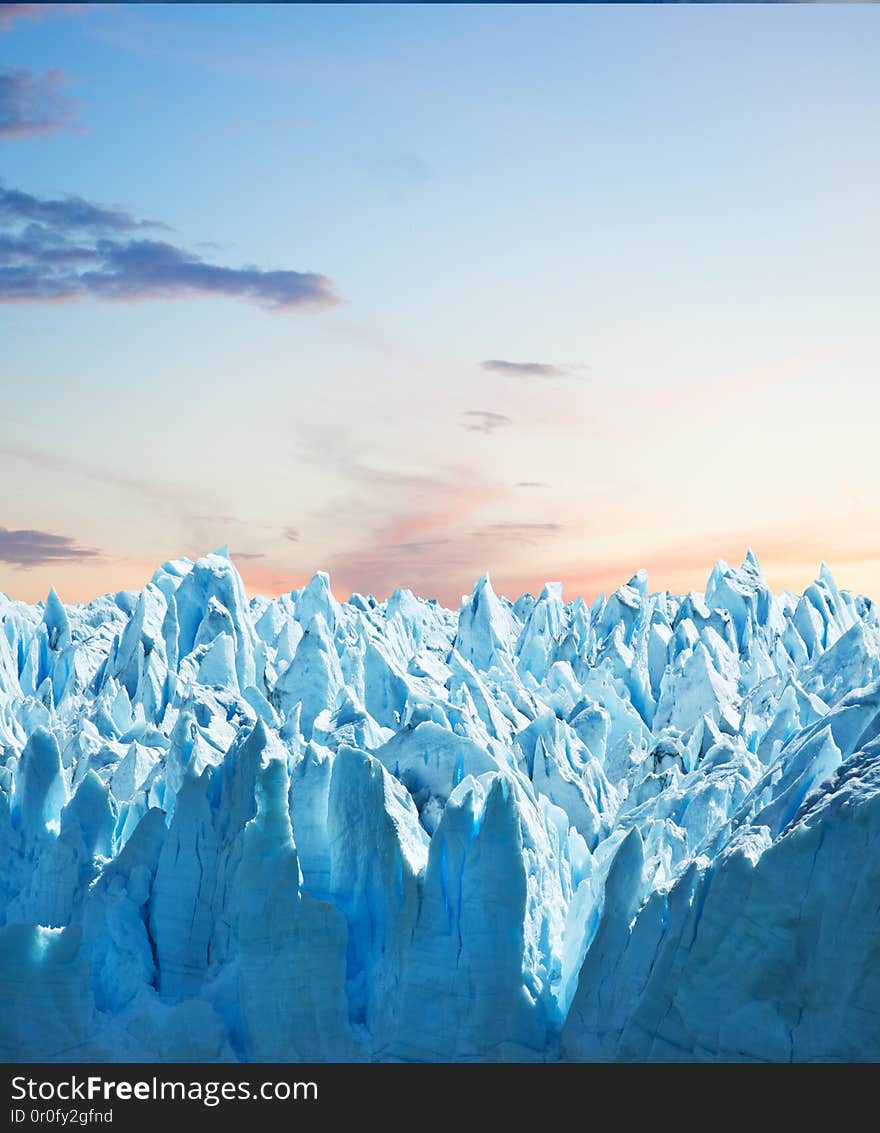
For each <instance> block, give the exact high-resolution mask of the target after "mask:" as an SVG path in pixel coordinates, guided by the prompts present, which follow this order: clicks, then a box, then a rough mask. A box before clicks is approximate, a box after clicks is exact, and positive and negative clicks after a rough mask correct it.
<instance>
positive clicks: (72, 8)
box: [0, 4, 111, 32]
mask: <svg viewBox="0 0 880 1133" xmlns="http://www.w3.org/2000/svg"><path fill="white" fill-rule="evenodd" d="M110 6H111V5H106V4H101V5H98V4H0V32H4V31H10V30H11V29H12V28H13V27H14V26H15V24H16V23H17V22H18V21H22V22H24V21H26V20H27V21H30V22H32V23H38V22H39V21H41V20H42V19H43V17H44V16H55V15H65V16H70V15H73V14H75V13H77V12H85V11H88V9H90V8H97V7H110Z"/></svg>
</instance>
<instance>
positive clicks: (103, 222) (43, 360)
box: [0, 4, 880, 605]
mask: <svg viewBox="0 0 880 1133" xmlns="http://www.w3.org/2000/svg"><path fill="white" fill-rule="evenodd" d="M878 43H880V7H878V6H877V5H871V4H868V5H854V6H846V5H844V6H825V5H809V6H796V7H795V6H792V7H790V6H783V5H770V6H751V5H748V6H741V7H728V6H723V7H715V6H694V7H690V6H687V5H672V6H643V5H633V6H629V7H617V6H611V7H598V6H597V7H576V6H562V7H553V6H536V7H526V6H511V7H507V6H499V5H492V6H485V7H482V6H466V7H465V6H462V7H455V6H446V5H437V6H413V7H407V6H391V7H383V6H375V7H373V6H369V7H352V6H340V7H333V6H311V7H310V6H302V7H300V6H275V7H252V6H247V7H245V6H241V7H239V6H231V5H229V6H227V5H218V6H215V7H214V6H199V5H186V6H181V7H173V6H150V5H138V6H128V7H127V6H125V5H121V6H108V7H101V6H92V5H79V6H74V7H71V8H69V9H67V10H62V9H60V8H52V7H51V6H49V5H31V6H26V5H16V4H12V5H10V4H0V476H2V484H3V490H2V495H0V505H2V506H0V590H3V591H4V592H6V593H7V594H9V595H10V596H12V597H15V598H21V599H27V600H31V601H33V600H36V599H39V598H43V597H44V596H45V594H46V592H47V590H48V588H49V585H50V584H53V583H54V585H55V586H56V588H57V590H58V591H59V593H60V595H61V597H62V598H63V599H64V600H66V601H81V600H86V599H88V598H90V597H93V596H95V595H97V594H99V593H102V592H105V591H109V590H117V589H120V588H127V587H135V586H141V585H143V583H144V582H145V581H146V580H147V579H148V578H149V576H150V574H151V573H152V571H153V570H154V568H155V567H156V566H157V565H158V564H159V563H160V562H162V561H164V560H166V559H168V558H172V557H177V556H179V555H188V556H190V557H196V556H198V555H200V554H203V553H205V552H206V551H209V550H212V549H213V548H215V547H217V546H218V545H221V544H228V545H229V547H230V548H231V552H232V554H233V557H234V559H235V560H236V562H237V565H238V567H239V569H240V570H241V572H242V575H243V577H244V579H245V581H246V583H247V585H248V587H249V589H250V590H251V591H252V592H260V593H266V594H277V593H280V592H282V591H284V590H289V589H290V588H291V587H293V586H300V585H302V584H303V582H304V581H306V580H307V579H308V578H309V577H310V576H311V575H312V574H313V573H314V571H315V570H317V569H325V570H328V571H329V572H330V574H331V578H332V581H333V588H334V590H335V592H336V593H337V595H338V596H339V597H342V598H344V597H347V596H348V594H349V593H350V592H351V591H352V590H358V591H363V592H367V591H372V592H373V593H375V594H377V595H378V596H380V597H383V596H385V595H387V594H388V593H389V592H390V591H391V590H393V589H394V588H395V587H397V586H409V587H410V588H412V589H414V590H415V591H416V592H418V593H421V594H423V595H425V596H426V597H434V596H437V597H439V598H441V599H442V600H443V601H445V602H446V603H450V604H455V605H457V603H458V601H459V599H460V596H461V594H462V593H463V592H465V591H469V590H470V589H471V587H472V585H473V582H474V580H475V578H476V577H477V576H478V575H479V574H480V573H482V572H483V571H484V570H487V569H488V570H489V571H490V573H491V575H492V579H493V583H494V585H495V588H496V590H498V591H499V592H502V593H506V594H508V595H509V596H511V597H516V595H517V594H519V593H520V592H522V591H523V590H527V589H531V590H534V589H535V588H539V587H540V585H541V584H542V582H543V581H544V580H546V579H554V580H561V581H562V582H563V583H564V586H565V594H566V597H568V598H573V597H574V596H575V595H577V594H578V593H582V594H583V595H584V596H585V597H587V598H588V599H589V598H592V597H594V596H595V595H596V594H597V593H598V592H599V591H602V590H604V591H606V592H607V591H608V590H609V589H613V588H614V587H616V586H617V585H619V584H620V583H621V582H624V581H626V580H627V579H628V578H629V577H630V576H631V575H632V574H633V573H634V571H636V570H637V569H638V568H639V567H646V568H647V570H648V574H649V583H650V585H651V586H652V588H672V589H676V590H682V589H688V588H690V587H697V588H702V586H703V585H704V583H705V580H706V578H707V575H708V573H709V570H710V569H711V566H712V563H713V561H714V560H715V559H716V558H718V557H723V558H725V559H728V560H730V561H737V562H739V561H741V560H742V558H743V556H744V554H745V551H746V549H747V547H748V546H752V547H753V548H754V550H755V552H756V553H757V555H758V557H759V559H760V560H761V562H762V564H763V566H764V569H765V573H766V574H767V577H768V578H769V580H770V581H771V583H772V584H773V585H774V586H777V587H781V586H789V587H793V588H801V587H802V586H803V585H804V584H805V583H807V582H808V581H809V580H810V579H811V578H813V577H815V574H816V572H817V569H818V565H819V562H820V561H821V560H822V559H825V560H827V561H828V563H829V565H830V566H831V569H832V570H833V571H834V573H835V576H836V577H837V578H838V581H839V582H840V583H841V584H842V585H845V586H848V587H850V588H852V589H857V590H861V591H862V592H864V593H867V594H868V595H870V596H872V597H874V598H878V599H880V385H878V378H880V374H878V357H880V209H878V201H880V147H878V144H877V124H878V121H880V67H878V65H877V58H878Z"/></svg>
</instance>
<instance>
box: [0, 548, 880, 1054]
mask: <svg viewBox="0 0 880 1133" xmlns="http://www.w3.org/2000/svg"><path fill="white" fill-rule="evenodd" d="M0 848H2V855H0V1002H2V1004H3V1010H2V1012H0V1058H3V1059H4V1060H7V1061H11V1060H19V1059H31V1060H51V1059H64V1060H76V1059H96V1060H141V1059H150V1060H163V1059H164V1060H171V1059H174V1060H233V1059H239V1060H307V1061H322V1060H428V1061H434V1060H492V1061H497V1060H558V1059H569V1060H605V1059H633V1060H646V1059H663V1060H692V1059H706V1060H712V1059H725V1060H730V1059H746V1060H771V1061H776V1060H785V1061H787V1060H809V1059H878V1058H880V619H878V615H877V611H876V609H875V607H874V606H873V605H872V604H871V602H870V601H868V600H867V599H864V598H859V597H853V596H852V595H850V594H849V593H848V592H845V591H843V592H842V591H839V590H838V588H837V586H836V585H835V583H834V581H833V579H832V578H831V576H830V574H829V573H828V571H827V570H826V569H825V568H824V567H823V568H822V570H821V572H820V575H819V578H818V579H817V580H816V582H815V583H814V584H813V585H812V586H810V587H808V588H807V590H806V591H805V592H804V594H803V595H801V596H796V595H792V594H790V593H787V592H783V593H782V594H781V595H775V594H773V593H772V592H771V591H770V589H769V587H768V586H767V583H766V582H765V580H764V578H763V576H762V574H761V571H760V567H759V565H758V563H757V561H756V560H755V558H754V557H753V556H752V555H751V553H750V554H749V556H748V557H747V559H746V561H745V562H744V563H743V565H742V566H741V567H738V568H730V567H728V566H726V565H725V564H723V563H719V564H717V565H716V567H715V569H714V570H713V571H712V574H711V576H710V578H709V581H708V585H707V588H706V591H705V593H703V594H699V593H695V592H692V593H690V594H688V595H686V596H684V597H676V596H673V595H671V594H668V593H657V594H651V593H649V592H648V588H647V584H646V578H645V576H644V574H643V573H642V572H640V573H639V574H638V575H636V576H635V577H634V578H633V579H632V580H631V581H630V582H629V583H628V584H627V585H625V586H622V587H621V588H620V589H619V590H617V591H616V592H615V593H614V594H612V595H611V596H610V598H608V599H607V600H606V599H604V598H600V599H598V600H597V601H596V602H594V603H593V604H592V605H591V606H587V605H586V604H585V603H584V602H583V601H582V600H580V599H578V600H577V601H575V602H573V603H569V604H564V603H563V601H562V597H561V589H560V587H559V586H557V585H554V584H548V585H547V586H546V587H545V588H544V590H543V592H542V593H541V595H540V596H539V597H538V598H535V597H533V596H529V595H526V596H523V597H521V598H519V599H518V600H517V601H516V602H515V603H510V602H509V601H507V600H506V599H503V598H500V597H498V596H497V595H496V594H495V593H494V592H493V590H492V587H491V584H490V582H489V580H488V578H487V577H485V576H484V577H483V578H482V579H481V580H480V581H479V582H478V584H477V586H476V588H475V589H474V591H473V594H472V595H470V596H468V597H466V598H465V599H464V600H463V603H462V606H461V609H460V610H459V611H458V612H457V613H456V612H452V611H449V610H446V609H443V608H442V607H440V606H439V605H438V604H437V603H435V602H431V601H424V600H421V599H418V598H416V597H414V596H413V595H412V594H411V593H410V592H409V591H405V590H402V591H398V592H396V593H395V594H394V595H393V596H392V597H391V598H390V599H389V600H388V601H386V602H381V603H380V602H376V601H375V600H374V599H373V598H371V597H363V596H360V595H354V596H352V598H351V599H350V600H349V601H348V602H346V603H340V602H338V601H337V600H336V599H335V598H334V596H333V594H332V592H331V590H330V585H329V580H328V578H327V576H326V575H324V574H318V575H316V576H315V577H314V578H313V579H312V581H311V582H310V583H309V585H308V586H306V587H305V588H304V589H303V590H301V591H294V592H292V593H291V594H289V595H284V596H283V597H281V598H279V599H277V600H273V601H269V600H267V599H263V598H253V599H251V600H248V598H247V596H246V594H245V591H244V587H243V585H242V582H241V579H240V578H239V576H238V574H237V573H236V571H235V568H234V567H233V565H232V563H231V562H230V561H229V559H228V557H226V556H225V555H224V554H223V553H217V554H214V555H209V556H207V557H205V558H203V559H200V560H199V561H198V562H196V563H191V562H189V561H188V560H185V559H184V560H178V561H175V562H171V563H166V564H165V565H164V566H163V567H161V568H160V569H159V570H158V571H157V572H156V574H155V575H154V576H153V579H152V580H151V582H150V583H149V584H148V585H147V586H146V587H145V588H144V590H143V591H141V592H121V593H119V594H116V595H109V596H106V597H103V598H100V599H98V600H96V601H93V602H91V603H89V604H88V605H86V606H75V607H65V606H63V605H62V604H61V602H60V601H59V600H58V598H57V596H56V595H55V593H54V592H52V593H51V594H50V595H49V598H48V600H47V601H46V603H45V604H44V605H39V606H35V607H32V606H27V605H24V604H22V603H18V602H14V601H11V600H9V599H8V598H6V597H5V596H0Z"/></svg>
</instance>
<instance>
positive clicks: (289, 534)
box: [284, 527, 299, 543]
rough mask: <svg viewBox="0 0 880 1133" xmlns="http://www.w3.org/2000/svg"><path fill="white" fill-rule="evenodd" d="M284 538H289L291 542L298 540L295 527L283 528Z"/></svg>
mask: <svg viewBox="0 0 880 1133" xmlns="http://www.w3.org/2000/svg"><path fill="white" fill-rule="evenodd" d="M284 538H285V539H289V540H290V542H291V543H298V542H299V532H298V531H297V529H296V528H295V527H285V528H284Z"/></svg>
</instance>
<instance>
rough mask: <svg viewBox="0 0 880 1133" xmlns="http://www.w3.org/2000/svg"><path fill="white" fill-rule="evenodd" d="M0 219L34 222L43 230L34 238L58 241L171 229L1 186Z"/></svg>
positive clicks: (78, 202)
mask: <svg viewBox="0 0 880 1133" xmlns="http://www.w3.org/2000/svg"><path fill="white" fill-rule="evenodd" d="M0 219H2V220H5V221H6V222H7V223H13V224H14V223H17V222H21V223H26V222H28V221H33V222H35V223H37V224H40V225H45V226H46V227H45V228H43V229H40V230H39V232H37V233H36V234H35V235H40V234H41V233H43V234H45V235H46V237H47V238H48V236H49V235H51V236H52V237H53V238H54V239H56V240H57V239H61V238H62V237H63V236H65V234H67V235H70V234H72V233H81V232H89V233H99V234H106V233H108V232H111V233H119V232H134V231H136V230H138V229H142V228H162V229H164V230H165V231H166V232H170V231H171V229H170V228H169V227H168V225H167V224H163V223H162V221H161V220H137V219H136V218H135V217H134V216H132V214H131V213H130V212H126V211H125V210H124V209H120V208H107V207H106V206H104V205H93V204H92V203H91V202H90V201H87V200H84V199H83V198H82V197H74V196H68V197H61V198H60V199H58V200H45V199H41V198H40V197H34V196H32V195H31V194H30V193H23V192H21V191H20V190H19V189H4V188H2V187H0Z"/></svg>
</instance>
